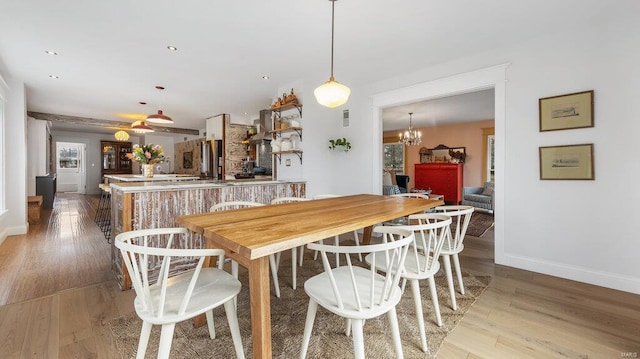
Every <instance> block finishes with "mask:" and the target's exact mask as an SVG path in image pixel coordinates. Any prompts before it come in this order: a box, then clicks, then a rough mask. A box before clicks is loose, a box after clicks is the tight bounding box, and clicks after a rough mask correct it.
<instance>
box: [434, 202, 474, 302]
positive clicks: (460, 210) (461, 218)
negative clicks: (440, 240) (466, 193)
mask: <svg viewBox="0 0 640 359" xmlns="http://www.w3.org/2000/svg"><path fill="white" fill-rule="evenodd" d="M435 211H437V212H441V213H444V214H446V215H448V216H450V217H451V220H452V222H451V235H450V236H449V237H448V238H447V240H445V242H444V244H443V246H442V251H441V252H440V256H441V257H442V261H443V262H444V270H445V274H446V275H447V284H448V285H449V294H450V295H451V308H453V310H458V303H457V301H456V290H455V286H454V285H453V275H452V273H451V261H450V259H449V258H450V257H452V258H453V265H454V267H455V269H456V277H458V286H459V288H460V294H462V295H464V283H463V282H462V271H461V270H460V259H459V258H458V254H459V253H460V252H462V250H463V249H464V237H465V235H466V233H467V227H469V221H471V215H472V214H473V207H472V206H458V205H451V206H440V207H436V208H435Z"/></svg>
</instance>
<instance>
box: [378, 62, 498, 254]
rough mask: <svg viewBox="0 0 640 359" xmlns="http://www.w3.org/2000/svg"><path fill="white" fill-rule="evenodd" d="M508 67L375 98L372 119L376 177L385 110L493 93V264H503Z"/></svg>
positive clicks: (481, 71) (395, 90)
mask: <svg viewBox="0 0 640 359" xmlns="http://www.w3.org/2000/svg"><path fill="white" fill-rule="evenodd" d="M508 66H509V64H508V63H506V64H501V65H497V66H493V67H488V68H484V69H479V70H476V71H471V72H466V73H461V74H457V75H454V76H450V77H446V78H440V79H437V80H433V81H428V82H423V83H418V84H415V85H411V86H407V87H404V88H398V89H394V90H390V91H387V92H382V93H379V94H376V95H373V97H372V115H373V116H372V117H373V119H374V120H373V123H372V127H373V132H372V133H373V137H374V140H373V143H372V146H373V147H372V153H373V154H374V156H376V155H377V156H379V157H378V159H377V160H376V159H375V158H374V160H373V164H372V165H373V174H377V173H382V172H383V159H382V146H383V128H384V127H383V116H382V113H383V110H384V109H385V108H388V107H393V106H400V105H403V104H409V103H413V102H419V101H427V100H430V99H437V98H442V97H447V96H454V95H460V94H466V93H472V92H476V91H481V90H487V89H493V91H494V108H495V116H494V126H495V127H494V129H495V130H494V131H495V142H494V145H495V147H494V154H495V157H494V159H495V161H494V165H495V166H494V168H495V170H496V172H495V194H496V196H495V203H494V214H495V215H494V221H495V225H494V242H495V248H494V260H495V262H496V263H504V257H505V255H504V212H503V208H504V188H505V186H506V184H505V176H504V173H505V168H504V165H505V161H504V153H505V152H504V151H505V150H504V138H505V135H506V133H505V128H506V126H505V123H506V118H505V106H506V97H505V94H506V69H507V67H508ZM373 178H374V180H373V186H374V188H380V189H382V176H373Z"/></svg>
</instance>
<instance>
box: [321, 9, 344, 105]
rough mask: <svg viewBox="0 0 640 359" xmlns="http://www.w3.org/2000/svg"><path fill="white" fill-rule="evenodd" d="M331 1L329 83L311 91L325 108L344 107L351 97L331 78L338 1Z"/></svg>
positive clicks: (341, 85) (342, 86)
mask: <svg viewBox="0 0 640 359" xmlns="http://www.w3.org/2000/svg"><path fill="white" fill-rule="evenodd" d="M329 1H331V76H330V77H329V81H327V82H325V83H324V84H322V85H320V86H318V87H316V89H315V90H314V91H313V95H314V96H315V98H316V101H318V103H319V104H321V105H322V106H326V107H329V108H334V107H338V106H340V105H344V104H345V103H347V101H348V100H349V95H351V90H350V89H349V88H348V87H347V86H345V85H343V84H341V83H339V82H338V81H336V80H335V78H334V77H333V24H334V7H335V4H336V1H338V0H329Z"/></svg>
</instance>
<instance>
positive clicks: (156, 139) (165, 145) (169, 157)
mask: <svg viewBox="0 0 640 359" xmlns="http://www.w3.org/2000/svg"><path fill="white" fill-rule="evenodd" d="M176 137H177V136H166V135H165V136H159V135H153V134H147V135H145V136H144V141H145V142H144V143H145V144H149V143H153V144H154V145H160V146H162V149H163V150H164V157H165V159H166V160H165V161H164V162H163V163H161V164H160V166H161V168H162V169H161V171H160V172H163V173H173V171H174V170H175V168H176V167H175V163H176V159H175V155H174V149H173V145H174V143H175V142H180V141H176Z"/></svg>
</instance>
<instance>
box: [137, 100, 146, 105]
mask: <svg viewBox="0 0 640 359" xmlns="http://www.w3.org/2000/svg"><path fill="white" fill-rule="evenodd" d="M138 103H139V104H141V105H146V104H147V103H146V102H144V101H140V102H138Z"/></svg>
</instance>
